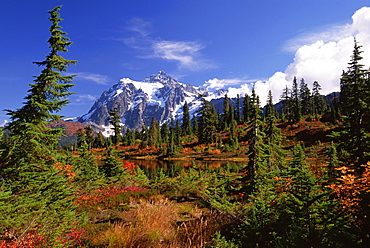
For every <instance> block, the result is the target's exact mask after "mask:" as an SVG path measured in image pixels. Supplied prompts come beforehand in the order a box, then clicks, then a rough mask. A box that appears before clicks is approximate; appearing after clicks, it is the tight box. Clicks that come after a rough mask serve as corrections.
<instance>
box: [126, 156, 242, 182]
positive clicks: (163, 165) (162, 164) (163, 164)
mask: <svg viewBox="0 0 370 248" xmlns="http://www.w3.org/2000/svg"><path fill="white" fill-rule="evenodd" d="M127 160H128V161H129V162H132V163H134V164H135V165H137V166H139V167H140V168H141V169H142V170H143V171H144V172H145V174H146V175H147V176H148V177H149V178H152V177H153V176H155V175H156V174H157V173H158V172H159V171H162V172H163V173H164V174H166V175H167V176H169V177H176V176H177V175H178V174H179V172H180V171H182V170H186V168H189V167H191V166H192V167H197V168H200V169H204V168H218V167H224V166H225V167H229V168H230V169H231V170H234V169H235V170H238V169H240V168H241V167H243V165H244V164H245V162H241V161H225V160H222V161H216V160H144V159H127Z"/></svg>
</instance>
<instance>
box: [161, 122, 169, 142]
mask: <svg viewBox="0 0 370 248" xmlns="http://www.w3.org/2000/svg"><path fill="white" fill-rule="evenodd" d="M169 135H170V129H169V127H168V123H167V122H165V123H163V125H162V126H161V137H162V141H163V143H168V141H169Z"/></svg>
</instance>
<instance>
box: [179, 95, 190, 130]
mask: <svg viewBox="0 0 370 248" xmlns="http://www.w3.org/2000/svg"><path fill="white" fill-rule="evenodd" d="M182 110H183V118H182V124H181V128H182V132H183V134H185V135H190V134H191V133H192V130H191V119H190V113H189V106H188V103H187V102H186V101H185V103H184V107H183V109H182Z"/></svg>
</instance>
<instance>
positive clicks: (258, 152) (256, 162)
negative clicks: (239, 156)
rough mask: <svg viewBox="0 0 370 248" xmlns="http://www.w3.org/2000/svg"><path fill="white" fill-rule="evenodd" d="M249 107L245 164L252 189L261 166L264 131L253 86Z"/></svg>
mask: <svg viewBox="0 0 370 248" xmlns="http://www.w3.org/2000/svg"><path fill="white" fill-rule="evenodd" d="M250 99H251V103H252V104H251V109H250V119H249V122H248V125H249V127H248V128H249V129H248V132H247V136H246V138H247V140H248V143H249V148H248V153H247V154H248V165H247V179H248V181H249V183H250V185H249V188H250V189H249V190H253V187H254V184H255V178H256V176H257V173H258V170H259V169H260V167H263V160H264V159H263V156H264V153H263V151H264V150H265V147H264V144H263V137H264V133H263V131H262V128H263V122H262V117H261V114H262V110H261V109H260V106H259V104H260V103H259V97H258V96H257V95H256V93H255V91H254V88H253V90H252V95H251V98H250Z"/></svg>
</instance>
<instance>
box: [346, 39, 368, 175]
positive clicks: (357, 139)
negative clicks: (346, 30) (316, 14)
mask: <svg viewBox="0 0 370 248" xmlns="http://www.w3.org/2000/svg"><path fill="white" fill-rule="evenodd" d="M361 47H362V46H360V45H359V44H358V43H357V41H356V40H355V45H354V50H353V54H352V58H351V61H350V63H349V67H348V69H347V71H346V72H343V74H342V77H341V80H340V86H341V91H340V108H341V114H342V115H343V124H344V130H343V131H342V132H341V133H340V141H341V142H340V145H339V147H340V148H341V149H342V150H344V151H345V152H346V153H347V154H346V155H345V156H342V160H343V161H346V163H347V164H352V165H354V166H355V167H356V169H359V170H360V169H361V167H360V165H363V164H366V163H367V162H368V161H369V159H370V156H369V154H370V80H369V72H368V71H367V70H365V69H364V66H363V65H362V64H361V60H362V56H361V53H362V51H361Z"/></svg>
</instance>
